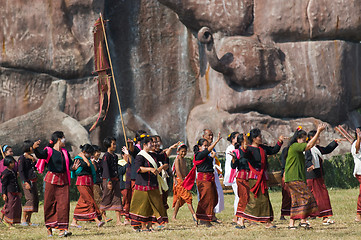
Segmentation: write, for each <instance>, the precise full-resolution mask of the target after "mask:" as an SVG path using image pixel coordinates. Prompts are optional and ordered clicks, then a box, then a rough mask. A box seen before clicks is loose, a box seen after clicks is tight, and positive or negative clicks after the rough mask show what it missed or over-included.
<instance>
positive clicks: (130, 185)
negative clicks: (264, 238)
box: [0, 124, 361, 236]
mask: <svg viewBox="0 0 361 240" xmlns="http://www.w3.org/2000/svg"><path fill="white" fill-rule="evenodd" d="M324 129H325V125H323V124H320V125H319V126H318V128H317V130H313V131H310V132H309V133H308V134H307V133H306V132H305V131H304V130H302V128H301V127H299V128H298V129H297V130H296V131H295V133H294V135H293V136H292V138H291V139H289V141H288V145H287V146H286V147H284V149H283V151H282V154H281V159H282V167H283V173H282V175H283V176H282V209H281V219H284V216H290V222H289V226H288V228H289V229H296V228H297V226H296V224H295V221H296V220H300V223H299V227H303V228H307V229H308V228H311V226H310V223H309V221H308V220H307V219H308V218H309V217H321V218H322V220H323V224H324V225H329V224H333V223H334V221H333V220H332V219H331V218H330V217H331V216H332V208H331V204H330V199H329V196H328V192H327V189H326V186H325V183H324V180H323V173H324V170H323V155H324V154H328V153H330V152H332V151H333V150H334V149H335V148H336V147H337V145H338V143H339V142H340V141H342V140H343V139H336V140H334V141H332V142H331V143H330V144H329V145H328V146H326V147H321V146H319V145H318V144H319V136H320V134H321V132H322V131H324ZM220 139H221V136H220V133H218V135H217V138H216V140H215V141H213V133H212V131H211V130H209V129H205V130H204V131H203V134H202V136H201V137H200V139H199V140H198V141H197V143H196V145H195V146H194V147H193V153H194V154H193V156H194V157H193V168H192V169H191V170H190V171H189V172H188V170H187V169H188V168H187V164H186V160H185V157H186V155H187V151H188V147H187V145H186V144H184V143H183V142H177V143H176V144H174V145H172V146H170V147H169V148H167V149H162V148H161V146H162V142H161V138H160V136H150V135H148V134H147V133H146V132H145V131H142V130H140V131H137V132H136V136H135V138H134V139H133V140H128V142H127V146H124V147H123V148H122V150H121V158H119V157H118V155H117V154H116V148H117V144H116V139H115V138H114V137H106V138H105V139H104V141H103V146H104V148H105V149H106V152H105V154H104V155H103V156H102V158H100V156H101V151H100V147H99V146H96V145H91V144H84V145H82V146H80V149H81V152H80V153H79V154H78V155H77V156H76V157H75V158H74V160H72V159H71V157H70V154H69V153H68V152H67V150H66V149H65V143H66V140H65V136H64V133H63V132H61V131H56V132H54V133H53V134H52V136H51V140H50V141H49V144H48V146H47V147H45V148H44V149H41V148H40V147H39V146H40V144H41V142H40V140H38V141H36V142H32V141H30V140H26V141H24V145H23V155H21V156H20V157H19V159H18V160H17V161H16V160H15V159H14V157H13V152H12V148H11V147H10V146H7V145H5V146H3V148H2V150H3V151H2V152H3V155H4V159H3V160H1V161H0V172H1V183H2V187H1V191H2V197H3V200H4V201H5V205H4V207H3V209H2V211H1V214H0V219H1V220H2V221H3V223H4V224H6V225H8V226H9V227H12V225H13V224H15V223H21V225H23V226H36V224H34V223H32V222H31V216H32V213H34V212H37V211H38V205H39V197H38V189H37V178H38V175H37V172H39V173H43V172H44V171H45V167H46V169H47V172H46V174H45V176H44V219H45V226H46V228H47V231H48V232H47V233H48V236H53V229H59V230H60V233H59V235H60V236H69V235H71V232H70V231H68V229H69V211H70V198H69V187H70V180H71V178H76V186H77V189H78V191H79V194H80V197H79V200H78V202H77V205H76V207H75V209H74V213H73V219H72V222H71V224H70V226H71V227H75V228H81V225H79V223H78V222H79V221H94V222H95V223H96V225H97V227H102V226H103V225H104V224H105V223H106V222H109V221H111V220H112V219H111V218H109V217H107V215H106V212H107V211H115V213H116V218H117V219H116V224H117V225H127V224H130V225H131V226H132V227H133V229H134V230H135V231H138V232H142V231H153V230H154V228H155V227H154V224H156V225H157V226H156V228H158V229H162V228H163V227H164V225H165V223H167V222H168V215H167V209H168V208H169V206H168V204H167V198H168V191H169V184H170V183H171V178H173V204H172V207H173V208H174V212H173V217H172V219H173V220H174V221H175V220H176V217H177V213H178V210H179V208H180V207H181V206H182V205H184V204H187V206H188V209H189V210H190V213H191V217H192V219H193V221H194V223H195V225H198V224H203V225H205V226H208V227H211V226H213V225H212V223H214V222H215V223H220V220H219V219H217V217H216V213H218V212H220V211H222V210H223V209H224V199H223V190H222V186H221V183H220V180H219V179H220V177H221V176H222V175H223V173H222V168H221V164H220V161H219V160H218V158H217V153H216V151H215V146H216V145H217V143H218V142H219V141H220ZM360 139H361V130H360V128H357V129H356V141H355V142H354V143H353V144H352V148H351V152H352V154H353V156H354V159H355V171H354V174H355V176H356V177H357V179H358V180H359V181H360V195H359V200H358V205H357V217H356V221H361V153H360V142H361V141H360ZM227 140H228V141H229V142H230V145H229V146H228V147H227V150H226V162H225V172H224V181H223V183H224V185H226V186H232V188H233V191H234V193H235V201H234V218H233V222H234V223H235V224H236V228H239V229H244V228H246V226H245V221H246V220H247V221H256V222H261V223H263V224H264V226H265V227H266V228H275V227H276V226H275V225H273V223H272V221H273V218H274V213H273V209H272V204H271V202H270V199H269V194H268V186H267V180H268V175H267V166H268V162H267V156H268V155H274V154H277V153H278V152H279V151H280V150H281V147H282V145H283V141H284V140H285V138H284V137H283V136H280V137H279V138H278V141H277V143H276V144H275V145H274V146H267V145H265V144H264V143H263V141H262V133H261V131H260V130H259V129H257V128H255V129H252V130H251V131H250V132H249V133H247V134H245V133H239V132H232V133H231V134H230V135H228V138H227ZM173 149H176V151H177V156H176V158H175V160H174V162H173V164H172V166H170V162H169V156H170V154H171V153H172V150H173ZM18 176H19V177H20V181H21V184H22V188H23V192H24V195H25V200H26V203H25V205H24V206H23V209H22V210H23V217H22V219H21V190H20V185H19V183H18ZM194 183H196V186H197V198H198V204H197V208H196V210H194V209H193V205H192V193H191V189H192V188H193V185H194ZM122 216H124V221H123V222H122Z"/></svg>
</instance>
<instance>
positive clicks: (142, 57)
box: [0, 0, 361, 151]
mask: <svg viewBox="0 0 361 240" xmlns="http://www.w3.org/2000/svg"><path fill="white" fill-rule="evenodd" d="M0 3H1V8H0V13H1V17H0V18H1V22H2V24H1V25H0V41H1V42H0V43H1V44H2V49H1V55H0V102H1V104H0V123H1V124H0V133H1V132H3V134H2V135H1V134H0V144H1V143H3V142H4V143H6V141H7V138H8V136H9V135H11V131H18V132H21V131H22V130H24V129H25V128H22V127H21V126H24V124H28V123H29V124H33V125H34V126H35V125H36V126H35V128H34V129H42V130H44V129H47V130H46V131H49V133H48V136H50V134H51V132H50V129H53V128H52V127H54V126H55V127H60V128H65V127H63V125H61V124H60V125H59V124H58V123H57V122H52V121H45V119H46V114H45V113H46V112H52V113H53V111H51V106H52V105H51V104H49V103H48V102H46V104H45V103H44V99H45V98H46V97H47V96H48V95H49V94H53V93H50V89H54V88H52V87H51V86H54V82H55V83H57V82H58V81H59V80H60V81H61V85H62V86H63V85H64V84H65V85H64V86H63V87H62V89H63V90H62V92H61V96H60V98H61V104H58V105H59V106H58V105H56V104H55V103H54V106H57V107H56V108H57V111H58V112H60V113H59V116H60V118H64V119H67V120H68V121H69V122H72V123H75V122H74V121H75V120H76V121H77V122H78V123H79V124H72V126H73V127H75V128H77V129H78V130H79V131H75V132H79V133H81V134H79V136H82V137H79V138H76V141H75V140H74V142H73V143H71V141H70V139H69V142H70V144H78V143H79V142H82V141H89V139H90V140H91V141H92V142H93V143H95V144H99V145H101V143H102V140H103V138H104V137H105V136H107V135H113V136H115V137H117V139H119V145H120V144H122V142H124V140H123V130H122V127H121V123H120V117H119V116H120V115H119V110H118V106H117V100H116V97H115V93H114V89H113V91H112V96H111V103H110V109H109V112H108V116H107V118H106V119H105V121H103V122H100V124H99V126H98V127H97V128H96V130H95V131H94V132H92V133H90V134H89V136H86V134H85V132H86V131H87V130H88V129H89V122H91V120H92V119H93V118H94V116H95V115H96V114H97V112H98V111H99V109H98V93H97V84H96V79H94V74H93V69H94V68H93V64H94V63H93V36H92V30H93V24H94V22H95V20H96V19H97V18H98V17H99V13H100V12H102V13H103V16H104V18H105V19H106V29H107V37H108V43H109V49H110V54H111V58H112V63H113V66H114V73H115V78H116V79H115V80H116V85H117V88H118V92H119V99H120V103H121V106H122V112H123V116H124V120H125V125H126V128H125V131H126V133H127V136H129V137H130V138H132V137H133V134H134V131H136V130H138V129H145V130H147V131H148V132H149V133H151V134H159V135H161V136H162V137H163V140H164V143H165V145H168V144H170V143H172V142H175V141H178V140H182V141H185V140H188V143H189V145H193V144H194V143H195V141H196V139H197V138H199V137H200V135H201V131H202V130H203V129H204V128H210V129H212V130H213V131H214V132H218V131H220V132H222V134H224V136H225V135H226V134H228V133H230V132H231V131H233V130H238V131H242V132H248V131H249V130H250V129H251V128H253V127H259V128H261V129H262V131H263V132H264V135H265V140H266V141H267V142H269V143H272V142H273V141H274V140H275V139H276V138H277V137H278V135H280V134H284V135H290V134H291V132H292V131H293V130H294V129H295V127H297V126H296V125H298V124H302V125H304V126H305V127H304V128H305V130H311V129H313V128H315V127H316V122H317V121H324V122H327V123H329V124H330V125H328V126H329V130H328V132H327V133H325V134H324V135H323V136H324V139H323V143H326V142H327V141H329V140H331V139H332V138H335V137H339V135H338V134H337V133H335V132H334V131H333V130H332V126H334V125H335V124H345V125H347V126H349V127H351V128H353V127H355V126H359V125H361V119H360V114H359V112H358V109H360V107H361V97H360V96H361V93H360V91H361V85H360V82H361V81H360V70H359V69H361V68H360V67H361V66H360V61H359V59H360V54H361V53H360V51H361V50H360V43H359V41H360V40H361V38H360V32H361V31H360V25H361V22H360V21H359V15H360V14H359V13H360V7H361V1H360V0H357V1H356V0H344V1H338V0H336V1H334V0H328V1H327V0H322V1H319V0H318V1H316V0H309V1H298V0H274V1H268V0H230V1H225V0H215V1H195V0H185V1H180V0H159V1H156V0H148V1H146V0H135V1H111V0H102V1H99V0H97V1H95V0H81V1H79V0H77V1H73V0H71V1H70V0H67V1H55V0H53V1H45V0H34V1H32V2H31V4H28V3H25V1H23V0H14V1H9V0H0ZM203 27H207V29H208V30H207V33H206V32H203V34H205V35H204V36H205V40H207V39H208V40H209V41H208V40H207V41H203V40H202V39H200V38H199V32H200V30H201V29H202V28H203ZM203 29H204V28H203ZM201 40H202V41H201ZM210 40H212V41H210ZM63 80H65V81H63ZM112 88H113V87H112ZM57 97H58V98H59V96H57ZM47 99H50V100H49V101H50V102H51V101H52V99H55V96H54V98H51V97H49V98H47ZM59 101H60V100H59ZM42 109H46V111H45V112H44V111H42ZM35 111H38V112H41V114H44V115H42V116H44V117H43V118H39V117H37V116H36V114H37V113H38V112H35ZM63 113H64V114H65V115H64V114H63ZM26 114H29V115H26ZM24 116H31V119H36V121H39V123H34V122H31V121H30V122H29V120H26V117H24ZM59 116H57V117H55V118H54V119H59ZM48 119H49V118H48ZM11 120H12V121H11ZM73 120H74V121H73ZM94 120H95V119H94ZM9 121H11V122H9ZM16 121H19V122H16ZM42 124H43V125H42ZM62 124H63V123H62ZM64 124H66V122H65V123H64ZM45 125H46V127H39V126H45ZM9 126H17V127H16V128H14V129H13V128H12V127H9ZM2 127H3V128H2ZM4 129H6V131H2V130H4ZM12 129H13V130H12ZM26 129H28V128H26ZM60 130H61V129H60ZM37 131H38V130H36V131H34V132H33V133H31V134H28V135H26V136H24V138H25V137H26V138H34V139H36V138H37V136H40V135H41V138H42V139H43V140H44V141H47V137H46V136H47V133H46V132H44V131H45V130H44V131H41V134H40V130H39V132H37ZM66 131H67V135H69V136H72V138H74V139H75V137H73V136H74V134H70V132H71V131H73V130H72V129H71V128H70V129H67V128H66ZM4 132H6V136H5V135H4ZM17 136H18V135H17ZM33 136H34V137H33ZM17 139H21V136H18V138H17ZM22 140H23V139H21V140H19V142H12V144H13V145H14V144H15V145H19V146H20V145H21V141H22ZM227 144H228V143H226V141H225V140H224V139H223V140H222V142H221V143H220V145H219V150H223V149H225V147H226V145H227ZM76 147H78V146H76ZM18 149H20V148H18ZM340 149H341V150H342V151H346V150H347V151H348V150H349V145H347V144H345V143H343V144H341V147H340Z"/></svg>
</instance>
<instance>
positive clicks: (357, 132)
mask: <svg viewBox="0 0 361 240" xmlns="http://www.w3.org/2000/svg"><path fill="white" fill-rule="evenodd" d="M356 134H357V137H358V138H361V129H359V128H356Z"/></svg>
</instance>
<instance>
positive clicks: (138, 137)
mask: <svg viewBox="0 0 361 240" xmlns="http://www.w3.org/2000/svg"><path fill="white" fill-rule="evenodd" d="M141 135H147V132H146V131H144V130H138V131H136V132H135V137H134V142H139V141H140V140H142V138H141V137H140V136H141Z"/></svg>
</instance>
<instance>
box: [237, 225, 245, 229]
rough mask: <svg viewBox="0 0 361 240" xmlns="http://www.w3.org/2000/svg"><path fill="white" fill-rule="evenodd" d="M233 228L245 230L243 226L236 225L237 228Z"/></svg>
mask: <svg viewBox="0 0 361 240" xmlns="http://www.w3.org/2000/svg"><path fill="white" fill-rule="evenodd" d="M235 228H237V229H245V228H246V226H245V225H237V226H235Z"/></svg>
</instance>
